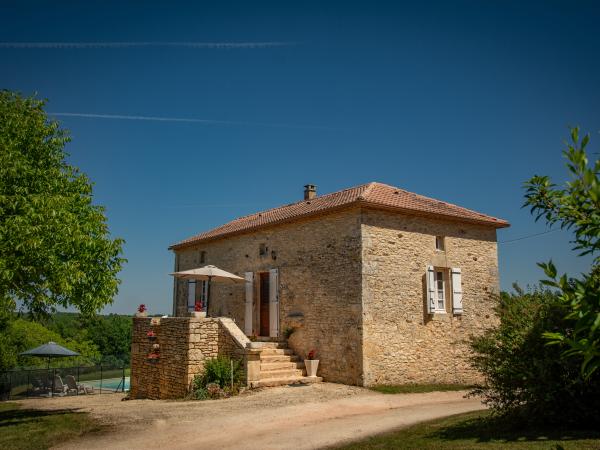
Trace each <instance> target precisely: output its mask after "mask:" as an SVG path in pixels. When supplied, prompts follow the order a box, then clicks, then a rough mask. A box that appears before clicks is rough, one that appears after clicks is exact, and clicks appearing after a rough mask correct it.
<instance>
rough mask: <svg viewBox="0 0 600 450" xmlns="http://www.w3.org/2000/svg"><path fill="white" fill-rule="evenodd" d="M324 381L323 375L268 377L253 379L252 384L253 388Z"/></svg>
mask: <svg viewBox="0 0 600 450" xmlns="http://www.w3.org/2000/svg"><path fill="white" fill-rule="evenodd" d="M321 381H323V378H321V377H292V378H267V379H264V380H260V381H253V382H252V383H251V385H250V387H251V388H259V387H274V386H286V385H288V384H310V383H320V382H321Z"/></svg>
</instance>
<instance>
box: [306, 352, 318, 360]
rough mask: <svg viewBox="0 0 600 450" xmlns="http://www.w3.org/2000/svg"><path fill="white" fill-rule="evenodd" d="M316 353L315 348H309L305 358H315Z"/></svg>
mask: <svg viewBox="0 0 600 450" xmlns="http://www.w3.org/2000/svg"><path fill="white" fill-rule="evenodd" d="M316 354H317V351H316V350H311V351H310V352H308V358H307V359H315V356H316Z"/></svg>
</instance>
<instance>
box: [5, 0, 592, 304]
mask: <svg viewBox="0 0 600 450" xmlns="http://www.w3.org/2000/svg"><path fill="white" fill-rule="evenodd" d="M0 17H1V19H0V20H1V24H2V26H0V43H2V44H0V88H5V89H11V90H17V91H21V92H22V93H25V94H32V93H34V92H37V93H38V95H39V96H41V97H44V98H47V99H48V100H49V103H48V105H47V110H48V111H49V112H53V113H70V114H84V115H85V114H92V115H94V114H95V115H121V116H138V117H160V118H181V119H202V120H208V121H209V122H193V121H190V122H180V121H179V122H178V121H153V120H128V119H108V118H99V117H79V116H56V117H57V118H58V119H60V121H61V123H62V125H63V126H64V127H66V128H68V129H69V130H70V131H71V135H72V139H73V141H72V143H70V144H69V146H68V149H67V150H68V151H69V152H70V154H71V156H70V161H71V162H72V163H73V164H74V165H76V166H78V167H80V168H81V170H83V171H84V172H86V173H87V174H88V175H89V176H90V177H91V179H92V180H93V181H94V182H95V200H96V202H97V203H98V204H102V205H105V206H106V208H107V215H108V218H109V225H110V229H111V232H112V233H113V234H114V235H115V236H120V237H123V238H124V239H125V240H126V241H127V243H126V245H125V248H124V250H125V257H126V258H128V260H129V263H128V264H127V265H126V266H125V268H124V270H123V272H122V273H121V278H122V280H123V283H122V285H121V289H120V293H119V295H118V297H117V298H116V299H115V302H114V304H113V305H111V306H110V307H108V308H106V311H107V312H123V313H131V312H132V311H133V310H134V308H135V306H136V305H137V304H139V303H142V302H143V303H146V304H148V305H149V307H150V310H151V312H160V313H169V312H170V306H171V295H172V280H171V277H169V276H168V275H167V273H168V272H170V271H171V269H172V267H173V258H172V255H171V254H170V252H169V251H168V250H167V247H168V245H169V244H171V243H173V242H176V241H178V240H180V239H182V238H185V237H188V236H189V235H192V234H195V233H197V232H200V231H202V230H206V229H209V228H211V227H214V226H216V225H219V224H221V223H223V222H225V221H227V220H230V219H232V218H235V217H238V216H240V215H244V214H248V213H251V212H254V211H257V210H260V209H266V208H270V207H274V206H279V205H281V204H284V203H289V202H292V201H296V200H299V199H301V195H302V186H303V185H304V184H306V183H314V184H317V185H318V189H319V192H320V193H327V192H332V191H335V190H339V189H343V188H345V187H349V186H353V185H357V184H361V183H365V182H368V181H380V182H384V183H388V184H392V185H396V186H400V187H402V188H404V189H407V190H410V191H414V192H417V193H420V194H423V195H428V196H431V197H435V198H438V199H441V200H445V201H449V202H452V203H457V204H460V205H461V206H465V207H468V208H472V209H476V210H478V211H481V212H484V213H488V214H491V215H494V216H498V217H502V218H504V219H507V220H509V221H510V222H511V223H512V227H511V228H509V229H506V230H500V231H499V234H498V238H499V241H500V242H501V243H500V244H499V258H500V274H501V283H502V287H503V288H509V287H510V285H511V283H512V282H513V281H518V282H520V283H521V284H523V285H525V284H527V283H535V282H536V281H537V280H538V279H540V278H541V277H542V274H541V272H540V270H539V269H538V268H537V267H536V265H535V263H536V262H537V261H544V260H547V259H549V258H553V259H554V260H555V262H556V263H557V265H558V267H559V269H560V270H561V271H568V272H569V273H572V274H576V273H577V272H581V271H583V270H586V268H587V267H588V266H589V261H590V260H589V259H581V258H577V257H575V256H574V254H573V253H572V252H571V251H570V247H571V245H570V244H569V240H570V236H569V234H568V233H566V232H553V233H549V234H545V235H542V236H538V237H533V238H529V239H523V240H519V241H514V242H506V243H502V242H503V241H511V240H513V239H516V238H520V237H522V236H528V235H531V234H535V233H541V232H544V231H545V230H546V228H545V226H544V224H541V223H538V224H535V223H534V221H533V219H532V218H531V216H530V215H529V213H528V212H527V210H523V209H521V204H522V203H523V190H522V183H523V181H525V180H526V179H528V178H529V177H530V176H532V175H534V174H547V175H550V176H552V177H553V178H554V179H555V180H556V181H558V182H561V183H562V182H564V181H565V174H566V172H565V169H564V164H563V163H564V161H563V159H562V156H561V151H562V149H563V144H562V142H563V140H564V139H565V138H566V137H567V136H568V128H567V127H568V126H569V125H573V124H579V125H580V126H581V127H582V129H583V130H585V131H587V132H590V133H591V135H592V143H591V145H590V147H589V148H590V150H591V151H592V152H598V151H600V150H599V148H600V145H599V143H600V136H599V135H598V130H599V129H600V90H599V89H598V80H600V60H599V59H598V57H597V56H598V54H600V34H599V33H598V32H597V25H598V21H599V20H600V6H599V5H598V3H597V2H592V1H589V2H584V1H573V2H567V1H562V2H559V1H543V2H542V1H540V2H522V1H519V2H517V1H514V2H511V1H483V0H482V1H458V2H433V1H429V2H426V1H423V2H414V3H401V2H374V1H369V2H361V3H359V2H356V3H355V2H294V3H292V2H271V3H269V2H239V3H234V2H194V3H192V2H181V3H178V2H176V1H169V2H125V1H120V2H109V1H104V2H78V1H77V2H76V1H73V2H65V1H63V2H56V1H52V2H50V1H43V2H41V1H40V2H32V1H6V0H5V1H3V2H2V3H1V4H0ZM153 42H154V43H171V44H170V45H164V44H163V45H154V44H149V45H139V43H153ZM14 43H32V44H31V45H27V46H19V45H15V44H14ZM41 43H63V44H64V43H71V44H79V45H77V46H76V47H75V48H72V47H67V48H65V45H62V44H61V45H55V46H53V45H49V46H48V45H40V44H41ZM85 43H100V44H103V45H88V44H85ZM110 43H112V44H110ZM114 43H121V44H114ZM127 43H129V44H127ZM136 43H137V45H136ZM173 43H187V44H186V45H179V44H176V45H175V44H173ZM211 43H246V44H247V45H238V46H234V47H233V48H231V47H223V46H218V45H217V46H215V45H205V44H211ZM252 43H271V44H262V45H253V44H252ZM190 44H194V45H190ZM211 121H214V122H211ZM594 156H595V157H597V155H594Z"/></svg>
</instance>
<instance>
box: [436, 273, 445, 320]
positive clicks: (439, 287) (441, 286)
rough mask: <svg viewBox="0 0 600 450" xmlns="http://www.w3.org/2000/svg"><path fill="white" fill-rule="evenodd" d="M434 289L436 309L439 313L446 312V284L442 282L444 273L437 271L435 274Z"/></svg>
mask: <svg viewBox="0 0 600 450" xmlns="http://www.w3.org/2000/svg"><path fill="white" fill-rule="evenodd" d="M435 289H436V294H437V295H436V297H437V300H436V302H437V303H436V309H437V310H439V311H445V310H446V283H445V280H444V272H443V271H441V270H438V271H436V272H435Z"/></svg>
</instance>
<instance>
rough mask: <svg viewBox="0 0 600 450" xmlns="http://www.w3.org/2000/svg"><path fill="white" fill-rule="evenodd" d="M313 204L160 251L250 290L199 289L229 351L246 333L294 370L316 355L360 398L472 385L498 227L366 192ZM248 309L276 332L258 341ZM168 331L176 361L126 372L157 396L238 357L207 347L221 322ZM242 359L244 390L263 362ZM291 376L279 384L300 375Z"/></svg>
mask: <svg viewBox="0 0 600 450" xmlns="http://www.w3.org/2000/svg"><path fill="white" fill-rule="evenodd" d="M313 191H314V186H307V192H306V193H305V201H304V202H300V203H296V204H292V205H288V206H285V207H282V208H278V209H275V210H271V211H266V212H264V214H263V213H257V214H255V215H251V216H248V217H245V218H240V219H237V220H235V221H233V222H230V223H229V224H227V225H224V226H223V227H220V228H218V229H216V230H217V231H215V230H212V231H210V232H207V233H206V234H204V235H201V236H204V237H200V238H198V239H196V240H194V239H192V240H189V241H184V242H183V243H180V244H178V245H176V246H174V247H172V248H173V250H174V252H175V270H176V271H181V270H187V269H193V268H196V267H199V266H203V265H206V264H213V265H215V266H218V267H221V268H223V269H225V270H227V271H230V272H233V273H235V274H237V275H239V276H240V277H244V278H245V279H246V280H251V281H247V284H246V285H244V284H233V283H214V284H212V288H211V302H210V309H211V310H210V311H209V316H211V317H217V316H218V317H228V318H230V320H231V322H230V325H231V327H230V328H232V329H233V328H235V329H236V330H238V331H237V332H233V331H231V332H229V333H228V336H230V337H231V336H233V335H235V334H236V333H237V334H241V335H242V336H241V337H240V339H241V338H242V337H243V333H242V332H241V331H239V330H246V332H248V334H249V335H252V334H254V335H258V336H271V337H274V338H275V339H276V340H286V341H287V342H285V346H286V347H285V349H289V350H290V352H292V353H293V354H294V355H297V356H298V361H297V362H298V363H300V362H301V361H302V360H303V359H305V358H306V357H307V355H308V353H309V352H310V351H311V350H315V351H316V354H317V356H316V358H317V359H319V360H320V364H319V375H320V376H321V377H323V379H324V380H325V381H332V382H339V383H346V384H355V385H365V386H371V385H375V384H402V383H473V382H474V381H477V380H478V379H479V374H478V373H476V372H474V371H473V370H472V369H471V368H470V367H469V364H468V357H469V348H468V345H467V344H466V342H467V340H468V339H469V337H470V336H472V335H477V334H480V333H482V332H483V330H485V329H486V328H488V327H491V326H493V325H494V324H495V323H496V322H497V318H496V317H495V316H494V311H493V304H494V302H493V296H494V295H495V294H496V293H497V292H498V286H499V282H498V259H497V258H498V257H497V245H496V230H497V228H501V227H505V226H508V225H509V224H508V223H507V222H506V221H503V220H501V219H497V218H494V217H490V216H485V215H483V214H479V213H476V212H474V211H469V210H465V209H464V208H460V207H458V206H455V205H450V204H447V203H444V202H438V201H436V200H433V199H427V198H425V197H422V196H418V195H416V194H412V193H408V192H406V191H403V190H400V189H398V188H393V187H390V186H387V185H382V184H379V183H369V184H368V185H364V186H359V187H356V188H351V189H348V190H344V191H340V192H338V193H334V194H330V195H328V196H322V197H318V196H316V192H313ZM348 199H350V200H348ZM332 205H333V206H332ZM293 211H300V212H298V213H297V215H296V216H295V215H294V214H296V213H294V212H293ZM308 213H310V215H308ZM261 214H262V215H261ZM281 217H283V218H284V219H281V220H280V218H281ZM266 220H270V221H271V222H268V223H267V222H265V221H266ZM244 226H247V227H248V228H247V229H245V228H244V229H242V228H243V227H244ZM240 227H242V228H240ZM218 230H224V231H223V233H225V234H224V235H220V234H219V233H220V232H219V231H218ZM227 230H238V231H236V232H235V233H234V232H231V234H227ZM240 230H241V231H240ZM436 241H437V244H436ZM441 243H443V245H441ZM434 270H435V274H436V276H437V274H438V273H445V275H444V277H445V278H446V281H445V286H444V287H443V288H442V292H445V295H446V304H445V306H444V308H445V309H440V308H441V306H440V307H439V308H438V309H437V310H436V311H435V312H431V311H429V310H428V305H430V304H431V302H429V301H428V295H431V294H430V293H431V292H432V289H431V286H432V283H431V282H430V281H429V280H431V276H432V275H433V273H434ZM274 272H275V273H276V278H275V279H277V280H278V282H277V286H276V296H275V297H273V296H267V298H265V296H264V295H262V299H261V290H263V288H262V287H261V283H263V282H265V281H266V277H265V275H267V277H268V276H269V274H271V275H272V274H273V273H274ZM457 273H460V275H457V277H458V278H457V280H458V281H456V282H455V278H454V277H455V274H457ZM426 274H429V275H431V276H429V275H426ZM444 277H442V278H444ZM269 286H270V284H269ZM454 290H458V292H459V295H460V292H461V291H462V310H460V309H458V310H457V309H454V308H453V305H452V300H451V299H452V298H453V296H454ZM263 291H264V290H263ZM428 292H429V294H428ZM188 294H189V292H188V283H187V281H182V280H176V281H175V286H174V298H173V312H174V315H176V316H181V317H183V316H186V315H187V314H188ZM263 294H264V292H263ZM248 298H250V301H248ZM273 298H275V301H273ZM456 298H458V297H456ZM261 302H266V303H268V304H269V306H271V305H276V307H277V310H276V313H277V316H276V317H275V318H274V319H273V316H272V315H271V312H269V316H268V319H269V320H271V321H274V323H275V325H273V323H267V325H268V327H267V328H269V330H270V331H269V332H267V333H266V334H265V332H264V330H265V327H264V320H261V319H263V316H264V314H263V313H264V311H263V313H261V307H260V305H261ZM271 302H272V303H271ZM163 320H165V319H163ZM169 320H172V324H171V322H165V324H166V323H170V325H169V326H168V327H165V328H164V330H163V328H162V327H163V325H161V330H160V332H161V333H163V334H164V337H163V338H160V337H159V341H161V352H164V351H167V352H173V353H180V354H178V355H176V354H169V355H166V356H165V357H162V356H161V361H160V362H159V363H157V364H152V363H149V362H147V361H146V360H144V359H143V358H142V357H141V356H137V357H136V358H137V359H135V358H134V359H135V361H134V363H133V364H134V365H136V367H138V366H139V367H143V368H144V371H146V370H147V372H148V374H147V375H144V376H146V377H147V378H148V379H153V378H152V377H154V378H157V379H159V380H160V382H159V387H160V389H159V390H161V394H160V395H162V392H163V391H164V392H169V395H171V391H173V392H172V395H180V394H182V393H183V392H184V391H185V387H186V386H187V384H189V382H190V380H191V377H192V376H193V374H194V373H197V372H198V371H200V370H201V364H202V361H203V358H206V357H207V355H212V354H217V353H219V352H221V351H223V352H234V353H235V351H234V350H235V349H236V348H237V349H238V350H237V351H238V352H239V351H241V350H239V349H240V348H243V345H242V346H241V347H240V345H239V344H236V345H237V347H236V346H235V345H233V347H232V349H233V350H225V349H226V348H227V344H226V343H224V342H221V341H220V340H219V339H222V338H220V337H219V338H217V342H214V339H215V336H220V334H219V333H220V331H219V330H221V329H223V325H222V324H223V322H218V321H216V322H215V321H213V320H211V321H208V322H207V323H206V324H203V325H199V324H195V325H194V326H192V324H193V323H194V322H190V320H189V319H178V318H174V319H169ZM178 321H182V322H181V323H180V322H178ZM246 321H248V323H246ZM143 323H144V324H145V325H144V326H147V325H148V324H147V323H146V322H143ZM219 324H221V325H219ZM135 327H142V325H141V324H137V323H136V325H135ZM186 327H187V328H186ZM136 329H137V328H136ZM248 330H251V332H249V331H248ZM273 330H276V331H275V333H274V334H273ZM140 333H141V331H139V332H138V331H136V332H135V333H134V339H136V340H135V342H134V345H137V346H139V347H135V349H138V348H141V346H142V345H146V347H144V350H143V351H139V352H138V353H139V355H143V354H144V352H145V351H148V350H149V347H148V346H147V345H148V343H146V342H142V341H143V339H142V338H141V337H140V336H142V335H141V334H140ZM186 333H188V334H189V337H186V336H185V334H186ZM232 333H233V334H232ZM175 334H178V336H179V337H178V338H174V337H173V336H174V335H175ZM140 339H141V341H140ZM174 339H175V340H179V341H181V342H179V343H177V344H176V343H172V344H169V345H170V346H171V347H172V348H171V349H168V350H164V349H163V344H162V342H164V343H167V342H173V340H174ZM211 339H212V341H211ZM234 341H236V340H235V339H229V340H227V342H234ZM238 341H239V339H238ZM236 342H237V341H236ZM248 348H249V347H247V348H246V358H247V362H248V364H247V371H248V373H249V375H248V377H249V379H250V380H252V382H251V383H249V385H252V384H253V383H254V384H256V383H255V382H256V381H257V380H258V378H257V377H259V376H260V370H259V369H260V367H261V365H265V366H266V365H268V364H267V363H265V362H264V359H265V355H264V354H263V356H262V360H263V362H262V363H261V362H260V361H261V357H260V356H259V355H258V353H260V352H259V351H258V350H256V349H254V350H252V351H251V352H250V351H248ZM279 350H282V351H283V350H284V349H283V348H282V349H279ZM257 352H258V353H257ZM134 353H135V352H134ZM162 354H163V353H161V355H162ZM282 362H283V361H282ZM285 363H286V364H287V365H288V366H290V364H291V363H294V364H295V363H296V360H290V361H286V362H285ZM169 364H174V365H175V366H176V369H174V370H173V373H172V374H166V372H167V367H168V365H169ZM294 364H292V365H291V366H290V368H291V369H292V370H300V368H301V367H302V366H301V364H298V367H293V366H294ZM286 367H287V366H286ZM136 374H137V375H136V376H139V371H138V372H136ZM132 376H133V374H132ZM186 383H187V384H186ZM167 385H168V386H167ZM175 386H177V387H175ZM136 389H138V390H140V392H142V391H141V390H143V389H147V391H148V392H147V394H144V395H148V396H156V395H157V394H156V393H155V392H154V390H152V389H157V388H152V389H150V388H143V387H141V386H138V387H137V388H136Z"/></svg>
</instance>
